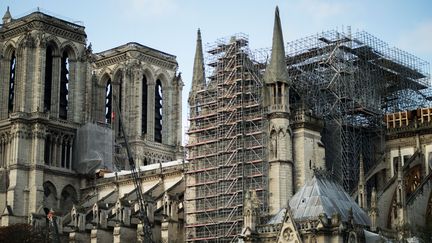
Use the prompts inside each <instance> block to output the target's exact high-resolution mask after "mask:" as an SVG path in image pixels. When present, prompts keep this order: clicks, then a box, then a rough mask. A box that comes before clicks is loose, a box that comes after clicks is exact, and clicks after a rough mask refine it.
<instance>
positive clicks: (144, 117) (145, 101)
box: [141, 75, 147, 134]
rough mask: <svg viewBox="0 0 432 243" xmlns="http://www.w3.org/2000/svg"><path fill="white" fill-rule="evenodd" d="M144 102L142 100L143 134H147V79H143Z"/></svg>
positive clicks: (144, 77)
mask: <svg viewBox="0 0 432 243" xmlns="http://www.w3.org/2000/svg"><path fill="white" fill-rule="evenodd" d="M141 89H142V98H141V99H142V100H141V133H142V134H146V133H147V78H146V76H145V75H143V79H142V88H141Z"/></svg>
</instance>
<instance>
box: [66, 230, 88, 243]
mask: <svg viewBox="0 0 432 243" xmlns="http://www.w3.org/2000/svg"><path fill="white" fill-rule="evenodd" d="M89 241H90V235H89V234H88V233H85V232H77V231H73V232H70V233H69V243H82V242H89Z"/></svg>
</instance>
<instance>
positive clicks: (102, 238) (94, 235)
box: [90, 228, 113, 243]
mask: <svg viewBox="0 0 432 243" xmlns="http://www.w3.org/2000/svg"><path fill="white" fill-rule="evenodd" d="M90 242H91V243H106V242H113V234H112V232H109V231H108V230H103V229H97V228H93V229H92V230H91V235H90Z"/></svg>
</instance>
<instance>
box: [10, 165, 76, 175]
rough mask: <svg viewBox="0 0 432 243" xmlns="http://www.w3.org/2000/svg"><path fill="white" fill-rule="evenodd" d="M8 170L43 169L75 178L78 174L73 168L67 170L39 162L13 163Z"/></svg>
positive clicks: (46, 171) (50, 172)
mask: <svg viewBox="0 0 432 243" xmlns="http://www.w3.org/2000/svg"><path fill="white" fill-rule="evenodd" d="M7 169H8V170H25V171H33V170H38V171H44V172H45V173H49V174H54V175H60V176H68V177H73V178H76V177H77V176H78V174H77V173H76V172H75V171H73V170H67V169H63V168H57V167H50V166H46V165H41V164H36V165H35V164H13V165H10V166H8V168H7Z"/></svg>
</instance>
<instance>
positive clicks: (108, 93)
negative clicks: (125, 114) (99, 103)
mask: <svg viewBox="0 0 432 243" xmlns="http://www.w3.org/2000/svg"><path fill="white" fill-rule="evenodd" d="M111 113H112V85H111V79H108V81H107V84H106V86H105V122H106V123H108V124H111Z"/></svg>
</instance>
